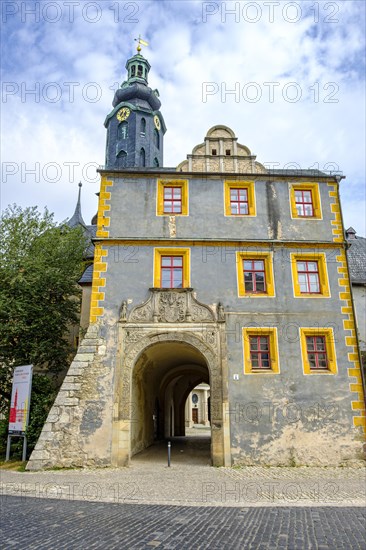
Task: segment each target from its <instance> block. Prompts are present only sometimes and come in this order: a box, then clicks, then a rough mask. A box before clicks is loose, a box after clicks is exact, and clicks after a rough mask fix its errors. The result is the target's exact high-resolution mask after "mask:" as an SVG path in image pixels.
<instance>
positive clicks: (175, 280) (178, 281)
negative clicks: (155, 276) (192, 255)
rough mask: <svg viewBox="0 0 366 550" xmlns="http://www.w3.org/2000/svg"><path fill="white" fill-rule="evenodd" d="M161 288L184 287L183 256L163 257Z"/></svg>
mask: <svg viewBox="0 0 366 550" xmlns="http://www.w3.org/2000/svg"><path fill="white" fill-rule="evenodd" d="M161 287H162V288H182V287H183V256H162V257H161Z"/></svg>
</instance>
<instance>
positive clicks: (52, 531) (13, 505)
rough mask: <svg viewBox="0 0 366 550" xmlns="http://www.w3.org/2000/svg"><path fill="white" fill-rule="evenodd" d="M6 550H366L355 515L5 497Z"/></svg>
mask: <svg viewBox="0 0 366 550" xmlns="http://www.w3.org/2000/svg"><path fill="white" fill-rule="evenodd" d="M0 502H1V510H2V516H3V517H2V518H1V530H0V534H1V541H2V548H6V549H9V548H14V549H24V548H26V549H28V550H32V549H34V550H39V549H40V550H42V549H47V550H48V549H52V550H61V549H67V550H73V549H78V550H80V549H98V548H103V549H108V550H113V549H114V548H116V549H117V548H118V549H125V548H126V549H129V550H130V549H131V550H133V549H139V550H140V549H141V550H142V549H151V548H161V549H179V550H184V549H190V550H193V549H194V550H199V549H210V550H214V549H220V550H222V549H225V550H231V549H238V550H239V549H240V550H251V549H253V550H264V549H270V550H276V549H278V550H311V549H316V550H341V549H344V550H356V549H359V550H364V549H365V547H366V538H365V531H366V511H365V510H364V509H363V508H357V507H356V508H355V507H342V508H333V507H332V508H330V507H318V508H312V507H306V508H304V507H302V508H299V507H291V508H290V507H273V508H268V507H241V508H226V507H221V508H218V507H206V508H197V507H190V506H157V505H144V504H109V503H101V502H98V503H91V502H76V501H73V502H66V501H65V500H47V499H36V498H21V497H12V496H3V497H1V501H0Z"/></svg>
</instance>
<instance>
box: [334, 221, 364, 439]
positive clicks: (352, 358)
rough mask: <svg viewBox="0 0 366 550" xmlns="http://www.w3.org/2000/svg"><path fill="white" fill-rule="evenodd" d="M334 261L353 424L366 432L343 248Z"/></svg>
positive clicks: (360, 377)
mask: <svg viewBox="0 0 366 550" xmlns="http://www.w3.org/2000/svg"><path fill="white" fill-rule="evenodd" d="M340 223H341V222H340ZM341 226H342V225H341ZM333 240H334V239H333ZM336 261H337V263H338V273H339V278H338V284H339V287H340V289H341V291H340V292H339V298H340V300H343V302H344V305H343V306H342V309H341V311H342V314H343V315H345V319H344V320H343V328H344V330H345V331H347V333H348V334H347V335H346V336H345V337H344V340H345V344H346V346H347V347H348V360H349V362H350V363H351V365H352V366H351V368H349V369H348V378H349V381H350V384H349V389H350V392H351V393H353V394H356V395H355V396H354V400H353V401H352V411H353V425H354V427H355V428H358V429H360V430H361V431H362V432H363V433H364V434H366V409H365V396H364V389H363V385H362V374H361V364H360V359H359V354H358V347H357V337H356V323H355V318H354V313H353V306H352V297H351V292H350V281H349V275H348V268H347V256H346V251H345V250H344V249H341V250H340V253H339V255H338V256H337V257H336ZM341 270H342V271H341ZM344 270H345V271H344ZM342 290H343V292H342Z"/></svg>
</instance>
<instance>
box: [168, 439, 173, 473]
mask: <svg viewBox="0 0 366 550" xmlns="http://www.w3.org/2000/svg"><path fill="white" fill-rule="evenodd" d="M171 448H172V445H171V443H170V441H168V467H169V468H170V451H171Z"/></svg>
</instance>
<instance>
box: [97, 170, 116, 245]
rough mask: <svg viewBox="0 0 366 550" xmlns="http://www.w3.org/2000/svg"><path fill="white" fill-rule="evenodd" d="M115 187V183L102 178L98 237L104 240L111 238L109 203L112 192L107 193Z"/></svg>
mask: <svg viewBox="0 0 366 550" xmlns="http://www.w3.org/2000/svg"><path fill="white" fill-rule="evenodd" d="M112 186H113V181H111V180H108V179H107V178H106V177H105V176H102V178H101V182H100V193H99V203H98V221H97V232H96V237H99V238H103V237H109V229H108V228H109V226H110V217H109V212H110V209H111V206H110V204H109V201H110V199H111V192H110V191H107V188H108V187H112Z"/></svg>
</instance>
